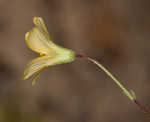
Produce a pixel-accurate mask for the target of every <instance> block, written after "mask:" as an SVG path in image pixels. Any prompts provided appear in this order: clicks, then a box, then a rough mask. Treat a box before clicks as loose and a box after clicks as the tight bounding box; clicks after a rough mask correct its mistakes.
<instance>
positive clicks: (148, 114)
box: [76, 54, 150, 119]
mask: <svg viewBox="0 0 150 122" xmlns="http://www.w3.org/2000/svg"><path fill="white" fill-rule="evenodd" d="M76 58H84V59H88V58H89V57H87V56H85V55H82V54H77V55H76ZM133 101H134V103H135V104H136V105H137V106H138V107H139V108H140V110H141V111H142V112H144V113H145V114H146V115H147V116H148V118H149V119H150V111H149V109H148V108H146V107H145V106H143V105H142V104H141V103H140V102H139V101H138V100H136V99H134V100H133Z"/></svg>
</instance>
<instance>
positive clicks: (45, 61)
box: [23, 55, 59, 80]
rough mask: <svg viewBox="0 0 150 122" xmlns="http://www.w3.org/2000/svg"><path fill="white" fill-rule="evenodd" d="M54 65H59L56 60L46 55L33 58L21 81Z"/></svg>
mask: <svg viewBox="0 0 150 122" xmlns="http://www.w3.org/2000/svg"><path fill="white" fill-rule="evenodd" d="M55 64H59V63H58V60H57V59H56V58H54V57H50V56H47V55H46V56H42V57H38V58H35V59H33V60H32V61H31V62H29V64H28V65H27V67H26V69H25V71H24V75H23V80H25V79H27V78H29V77H30V76H31V75H33V74H34V73H37V72H39V71H40V70H42V69H44V68H45V67H48V66H51V65H55Z"/></svg>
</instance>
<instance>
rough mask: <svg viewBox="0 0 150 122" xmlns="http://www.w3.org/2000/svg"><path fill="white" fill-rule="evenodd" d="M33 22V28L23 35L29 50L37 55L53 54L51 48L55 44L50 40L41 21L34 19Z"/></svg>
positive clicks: (37, 18) (38, 18)
mask: <svg viewBox="0 0 150 122" xmlns="http://www.w3.org/2000/svg"><path fill="white" fill-rule="evenodd" d="M33 22H34V24H35V27H33V28H32V29H31V30H30V31H29V32H27V33H26V35H25V40H26V43H27V45H28V46H29V48H30V49H31V50H33V51H35V52H38V53H43V54H50V53H54V52H55V51H54V49H52V48H53V46H54V45H55V44H54V43H53V42H52V41H51V40H50V36H49V33H48V31H47V28H46V26H45V23H44V21H43V19H42V18H40V17H35V18H34V19H33Z"/></svg>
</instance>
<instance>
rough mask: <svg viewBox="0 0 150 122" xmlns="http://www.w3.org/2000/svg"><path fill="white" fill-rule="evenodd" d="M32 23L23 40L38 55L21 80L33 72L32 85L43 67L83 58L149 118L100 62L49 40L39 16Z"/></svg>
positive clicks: (134, 98) (133, 95)
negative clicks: (99, 70)
mask: <svg viewBox="0 0 150 122" xmlns="http://www.w3.org/2000/svg"><path fill="white" fill-rule="evenodd" d="M33 23H34V25H35V26H34V27H33V28H32V29H31V30H30V31H29V32H27V33H26V35H25V40H26V42H27V45H28V47H29V48H30V49H31V50H33V51H35V52H37V53H39V54H40V56H39V57H38V58H35V59H33V60H32V61H31V62H29V64H28V65H27V67H26V69H25V71H24V75H23V80H25V79H27V78H29V77H30V76H32V75H33V74H35V76H34V77H33V80H32V85H34V84H35V81H36V79H37V78H38V77H39V75H40V72H41V71H42V70H43V69H44V68H46V67H48V66H53V65H57V64H63V63H69V62H72V61H73V60H74V59H75V58H83V59H86V60H88V61H91V62H92V63H94V64H96V65H97V66H98V67H99V68H100V69H101V70H103V71H104V72H105V73H106V74H107V75H108V76H109V77H110V78H111V79H112V80H113V81H114V82H115V83H116V84H117V86H118V87H119V88H120V89H121V90H122V91H123V93H124V94H125V95H126V96H127V97H128V98H129V99H130V100H131V101H132V102H134V103H135V104H136V105H137V106H138V107H139V108H140V109H141V111H143V112H144V113H146V114H147V115H148V117H149V118H150V111H149V110H148V109H147V108H146V107H145V106H143V105H142V104H141V103H140V102H139V101H138V100H137V99H136V96H135V94H134V92H133V91H129V90H127V89H126V88H125V87H124V86H123V85H122V84H121V83H120V81H119V80H117V79H116V78H115V77H114V76H113V75H112V74H111V73H110V72H109V71H108V70H107V69H106V68H105V67H104V66H103V65H102V64H100V63H99V62H98V61H96V60H94V59H92V58H89V57H87V56H84V55H81V54H77V55H75V53H74V52H73V51H72V50H70V49H66V48H63V47H61V46H58V45H57V44H55V43H54V42H53V41H52V40H51V38H50V35H49V33H48V30H47V28H46V25H45V23H44V21H43V19H42V18H41V17H34V18H33Z"/></svg>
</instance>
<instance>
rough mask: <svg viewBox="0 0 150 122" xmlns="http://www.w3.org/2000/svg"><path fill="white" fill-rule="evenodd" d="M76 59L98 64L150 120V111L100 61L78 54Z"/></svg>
mask: <svg viewBox="0 0 150 122" xmlns="http://www.w3.org/2000/svg"><path fill="white" fill-rule="evenodd" d="M76 58H84V59H86V60H89V61H91V62H92V63H94V64H96V65H97V66H98V67H99V68H100V69H102V70H103V71H104V72H105V73H106V74H107V75H108V76H109V77H110V78H111V79H112V80H113V81H114V82H115V83H116V84H117V86H118V87H119V88H120V89H121V90H122V91H123V93H124V94H125V95H126V96H127V97H128V98H129V99H130V100H131V101H132V102H134V103H135V104H136V105H137V106H138V107H139V108H140V110H141V111H143V112H144V113H145V114H146V115H148V117H149V119H150V111H149V110H148V109H147V108H146V107H145V106H143V105H142V104H141V103H140V102H139V101H138V100H137V99H136V96H135V94H134V92H133V91H129V90H127V89H126V88H125V87H124V86H123V85H122V84H121V83H120V81H119V80H117V79H116V78H115V77H114V76H113V75H112V74H111V73H110V72H109V71H108V70H107V69H106V68H105V67H104V66H103V65H102V64H100V63H99V62H98V61H96V60H94V59H92V58H89V57H87V56H84V55H81V54H78V55H76Z"/></svg>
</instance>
